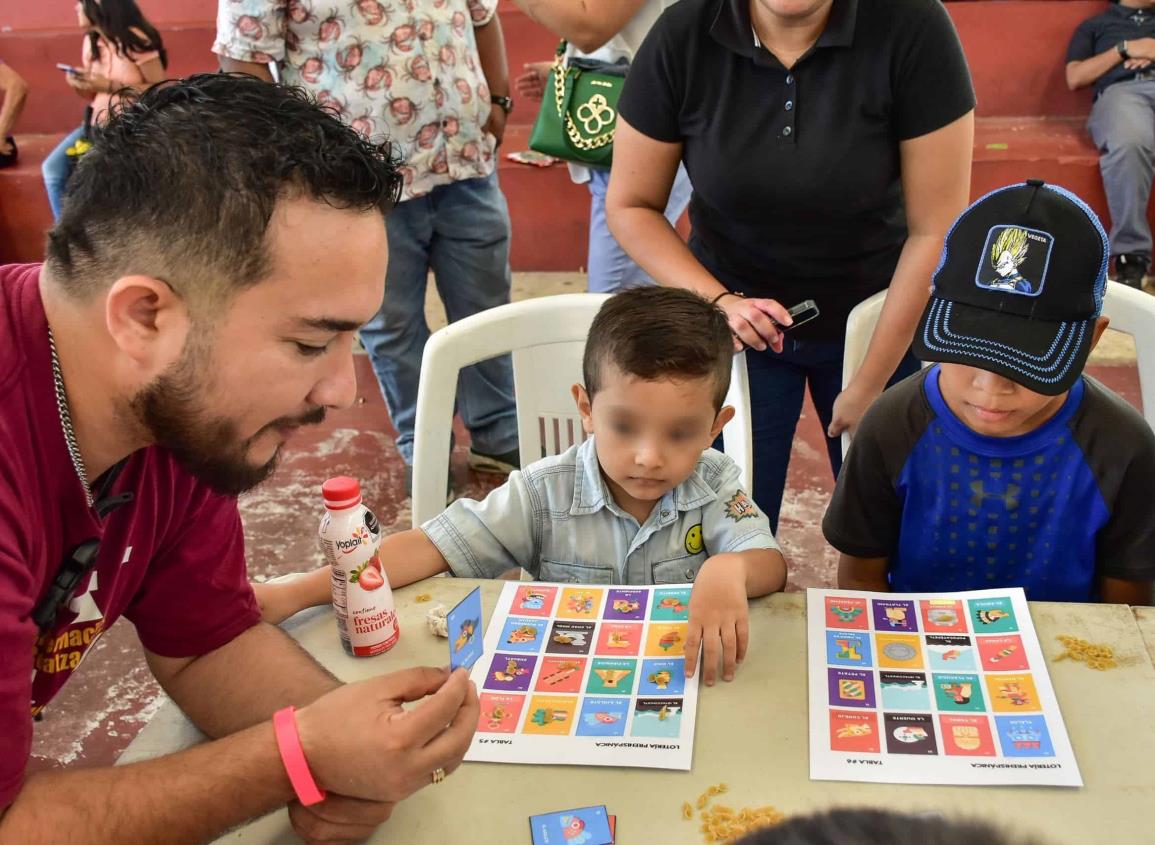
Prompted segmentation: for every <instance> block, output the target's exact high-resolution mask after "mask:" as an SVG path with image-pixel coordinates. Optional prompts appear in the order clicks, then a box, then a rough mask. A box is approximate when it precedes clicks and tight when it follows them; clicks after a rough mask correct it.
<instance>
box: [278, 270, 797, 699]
mask: <svg viewBox="0 0 1155 845" xmlns="http://www.w3.org/2000/svg"><path fill="white" fill-rule="evenodd" d="M733 354H734V348H733V340H732V337H731V334H730V328H729V326H728V325H727V322H726V317H725V315H724V314H723V313H722V312H721V311H720V310H719V309H718V308H715V307H714V306H713V305H711V304H710V303H708V302H706V301H705V300H703V299H702V298H701V297H699V296H697V295H696V294H693V293H690V292H689V291H684V290H680V289H675V288H662V287H641V288H632V289H630V290H627V291H624V292H622V293H619V294H617V295H616V296H614V297H612V298H610V299H609V300H607V301H606V303H605V304H604V305H603V306H602V308H601V310H600V311H599V312H598V315H597V316H596V317H595V318H594V321H593V324H592V325H591V326H590V332H589V336H588V338H587V341H586V349H585V358H584V361H583V375H584V381H585V384H584V385H580V384H575V385H574V386H573V395H574V401H575V402H576V403H577V407H578V410H579V412H580V413H581V417H582V425H583V427H584V430H585V432H586V434H588V435H590V436H589V438H588V439H586V440H585V441H584V442H583V443H580V444H578V445H576V446H573V447H571V448H570V449H569V450H567V451H566V452H565V453H563V454H561V455H557V456H553V457H549V458H544V459H543V460H540V461H536V462H534V463H533V464H531V465H530V466H528V467H526V468H525V469H523V470H520V471H515V472H513V473H512V474H511V475H510V476H509V479H508V481H507V482H506V483H505V484H503V485H502V486H500V487H498V488H497V489H496V490H494V491H492V492H491V493H490V494H489V495H488V496H487V497H486V498H485V499H484V500H483V501H480V502H476V501H473V500H471V499H459V500H457V501H456V502H454V503H453V504H451V505H450V506H449V507H448V508H447V509H446V510H445V512H444V513H442V514H441V515H440V516H438V517H436V518H434V519H431V520H430V521H429V522H426V523H425V524H424V525H422V526H421V527H420V528H419V529H412V530H409V531H402V532H400V533H397V534H392V535H390V536H388V537H385V538H384V539H383V540H382V542H381V560H382V563H383V565H384V567H385V571H386V574H387V575H388V576H389V583H390V584H392V585H393V586H394V587H400V586H404V585H405V584H410V583H413V582H414V581H419V580H421V579H423V578H428V577H430V576H431V575H436V574H438V573H441V572H451V573H453V574H454V575H458V576H462V577H470V578H497V577H500V576H501V575H502V573H504V572H507V571H508V570H510V569H512V568H516V567H521V568H523V569H525V570H526V571H527V572H529V573H530V575H531V576H533V577H534V578H535V579H538V580H543V581H569V582H577V583H584V584H682V583H687V582H691V581H692V582H693V583H694V588H693V590H692V591H691V594H690V606H689V632H688V635H687V640H686V674H687V675H692V674H693V673H694V671H695V669H696V664H697V659H698V646H699V644H701V646H702V649H703V657H702V679H703V680H704V681H705V682H706V683H707V684H712V683H713V682H714V680H715V677H716V674H717V669H718V664H719V663H721V664H722V677H723V678H724V679H725V680H731V679H732V678H733V675H734V668H735V664H736V663H738V662H740V661H741V660H742V658H743V656H744V655H745V651H746V645H747V633H748V629H747V599H748V598H751V597H755V596H762V595H765V594H767V593H771V592H774V591H776V590H781V589H782V588H783V586H785V582H786V563H785V561H784V559H783V557H782V554H781V552H780V551H779V550H778V544H777V543H776V542H775V540H774V536H773V534H772V533H771V531H770V525H769V522H768V521H767V519H766V517H765V515H763V514H762V512H761V511H759V510H758V508H757V507H756V506H755V504H754V502H753V501H752V500H751V499H750V496H749V495H748V493H747V492H746V491H744V490H743V489H742V488H741V485H740V481H739V472H738V467H737V466H736V465H735V464H734V462H733V461H732V460H731V459H730V458H728V457H726V456H725V455H724V454H722V453H721V452H717V451H715V450H713V449H711V448H709V446H710V444H711V443H713V442H714V438H716V437H717V436H718V434H719V433H720V432H721V430H722V427H723V426H724V425H725V424H726V423H727V422H729V421H730V419H731V418H732V417H733V415H734V409H733V408H731V407H729V406H726V407H723V405H722V402H723V400H724V398H725V396H726V392H727V390H728V389H729V386H730V363H731V357H732V355H733ZM278 594H279V595H278ZM258 599H259V600H260V602H261V604H262V610H263V611H264V615H265V618H266V620H268V621H277V620H278V619H280V618H284V616H287V615H288V614H289V613H291V612H295V611H296V610H299V609H301V608H302V607H307V606H309V605H313V604H326V603H328V601H329V583H328V569H327V568H325V569H323V570H318V572H317V573H314V574H310V575H309V576H306V578H304V579H300V581H299V582H287V583H285V584H283V585H264V586H263V587H262V588H259V589H258Z"/></svg>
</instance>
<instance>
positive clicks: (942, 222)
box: [827, 110, 975, 437]
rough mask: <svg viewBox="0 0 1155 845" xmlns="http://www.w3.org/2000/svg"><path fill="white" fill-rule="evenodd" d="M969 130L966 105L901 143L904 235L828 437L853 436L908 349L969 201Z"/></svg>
mask: <svg viewBox="0 0 1155 845" xmlns="http://www.w3.org/2000/svg"><path fill="white" fill-rule="evenodd" d="M974 135H975V122H974V111H973V110H972V111H968V112H967V113H966V114H964V115H963V116H962V117H960V118H958V119H957V120H955V121H953V122H952V123H948V124H947V125H946V126H943V127H942V128H941V129H937V130H935V131H934V132H930V133H928V134H926V135H923V136H921V137H918V138H911V139H909V140H906V141H902V142H900V144H899V155H900V159H901V166H902V194H903V201H904V203H905V206H906V219H907V228H908V231H909V234H908V235H907V239H906V243H905V244H903V247H902V253H901V254H900V255H899V259H898V266H897V267H895V269H894V276H893V278H892V279H891V282H890V289H889V291H888V292H887V295H886V302H885V303H884V304H883V306H882V314H881V315H880V316H879V318H878V325H877V326H876V327H875V329H874V334H873V335H871V338H870V345H869V346H868V347H867V349H866V358H865V360H863V362H862V367H861V368H860V369H859V370H858V372H857V373H855V374H854V377H853V378H852V379H851V381H850V384H849V385H847V386H846V389H845V390H843V391H842V393H840V394H839V395H838V398H837V399H835V400H834V411H833V414H832V416H831V420H830V427H829V429H828V430H827V434H828V435H829V436H830V437H838V436H839V435H840V434H842V433H843V432H844V431H849V432H850V433H851V434H853V433H854V430H855V429H856V428H857V427H858V422H859V420H861V419H862V415H863V414H864V413H866V409H867V408H868V407H870V403H871V402H873V401H874V400H875V399H877V398H878V395H879V394H880V393H882V391H883V389H884V388H885V387H886V383H887V382H888V381H890V378H891V376H893V375H894V371H895V370H896V369H897V368H898V365H899V363H900V362H901V361H902V359H903V356H905V355H906V352H907V350H908V349H909V348H910V342H911V339H912V338H913V337H914V330H915V327H916V326H917V324H918V320H919V318H920V317H921V316H922V312H923V309H924V308H926V302H927V299H928V298H929V297H930V280H931V276H932V275H933V274H934V268H935V267H936V266H937V264H938V261H939V258H940V257H941V256H942V246H943V242H944V241H945V240H946V233H947V232H948V231H949V230H950V227H951V224H953V223H954V220H955V218H956V217H958V215H959V214H961V213H962V211H963V209H964V208H966V205H967V197H968V195H969V193H970V175H971V157H972V155H973V148H974Z"/></svg>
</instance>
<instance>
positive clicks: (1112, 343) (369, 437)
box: [30, 273, 1139, 770]
mask: <svg viewBox="0 0 1155 845" xmlns="http://www.w3.org/2000/svg"><path fill="white" fill-rule="evenodd" d="M431 287H432V286H431ZM584 289H585V276H584V274H581V273H521V274H517V275H516V276H515V278H514V289H513V298H514V299H515V300H519V299H524V298H529V297H534V296H546V295H550V294H555V293H569V292H581V291H583V290H584ZM428 306H429V307H428V320H429V323H430V325H431V327H433V328H437V327H439V326H441V325H443V324H444V320H445V317H444V311H443V310H442V309H441V306H440V302H438V301H437V299H436V297H435V296H434V295H433V292H432V290H431V291H430V295H429V302H428ZM1111 334H1112V335H1115V336H1114V337H1111V336H1108V337H1107V338H1105V340H1104V342H1103V344H1102V350H1101V352H1100V353H1098V354H1097V355H1096V357H1095V358H1094V359H1093V365H1094V366H1093V367H1092V369H1091V372H1092V373H1093V374H1094V375H1095V376H1096V377H1098V378H1100V379H1101V380H1103V381H1105V382H1106V383H1107V384H1108V385H1110V386H1111V387H1112V388H1113V389H1115V390H1116V391H1118V392H1120V393H1121V394H1122V395H1124V396H1125V397H1126V398H1127V399H1128V400H1129V401H1131V402H1133V403H1135V404H1138V396H1139V388H1138V378H1137V374H1136V372H1135V369H1134V366H1133V362H1134V346H1133V344H1131V342H1130V339H1129V338H1127V337H1126V336H1123V335H1118V334H1117V333H1111ZM357 374H358V382H359V385H360V389H359V399H358V402H357V404H356V405H355V406H354V407H353V408H350V409H348V410H346V411H341V412H337V413H333V414H330V415H329V419H328V420H327V421H326V422H325V424H324V425H322V426H319V427H317V428H314V429H310V430H307V431H303V432H301V434H300V435H299V436H298V437H297V438H296V439H295V440H294V441H293V442H292V443H291V444H290V446H289V447H288V448H286V450H285V454H284V459H283V462H282V465H281V467H280V469H279V470H278V471H277V473H276V475H275V476H274V477H273V479H272V480H270V481H269V482H268V483H267V484H266V485H264V486H263V487H262V488H260V489H259V490H257V491H255V492H253V493H251V494H249V495H247V496H246V497H244V498H243V499H242V501H241V512H242V515H243V517H244V523H245V533H246V540H247V546H248V552H249V565H250V570H251V572H252V576H253V578H254V579H258V580H260V579H265V578H269V577H272V576H275V575H280V574H283V573H287V572H294V571H300V570H304V569H310V568H313V567H315V566H319V565H320V564H321V562H322V561H321V555H320V553H319V551H318V548H317V543H316V539H315V532H316V529H317V523H318V521H319V519H320V515H321V504H320V488H321V483H322V482H323V481H324V480H325V479H326V478H329V477H331V476H334V475H342V474H348V475H353V476H356V477H358V478H360V479H361V480H362V484H363V488H364V494H365V498H366V501H367V502H368V503H369V504H370V505H371V507H373V509H374V510H375V511H376V513H377V515H378V517H379V518H380V520H381V523H382V525H383V526H385V529H386V530H387V531H396V530H400V529H404V528H408V527H409V525H410V513H409V508H408V505H409V502H408V499H407V498H406V496H405V490H404V470H403V464H402V462H401V459H400V457H399V456H398V454H397V452H396V450H395V449H394V447H393V440H392V438H393V435H394V433H395V432H394V431H393V429H392V426H391V425H390V422H389V418H388V414H387V413H386V410H385V406H384V402H383V400H382V399H381V394H380V391H379V390H378V387H377V383H376V381H375V379H374V377H373V373H372V370H371V368H370V367H369V362H368V359H367V358H365V357H364V356H363V355H362V356H358V360H357ZM467 449H468V434H467V433H466V432H465V431H464V429H462V428H461V427H460V424H459V425H458V431H457V448H456V452H455V454H454V456H453V463H452V468H451V471H452V474H453V477H454V484H455V487H456V488H457V490H458V491H459V492H460V493H461V494H462V495H466V496H472V497H479V496H482V495H484V494H485V492H487V491H488V490H489V489H491V488H492V486H493V485H494V484H495V483H498V482H499V481H500V479H495V478H494V477H492V476H488V477H487V476H478V475H475V474H473V473H472V472H471V471H470V470H469V469H468V467H467V466H466V461H465V456H466V452H467ZM832 488H833V480H832V478H831V475H830V469H829V466H828V464H827V462H826V453H825V448H824V446H823V443H822V439H821V431H820V428H819V426H818V423H817V420H816V417H815V414H814V409H813V406H812V405H811V404H810V402H809V400H807V403H806V406H805V407H804V409H803V414H802V419H801V421H800V423H799V427H798V433H797V436H796V438H795V443H794V455H793V459H792V462H791V466H790V472H789V477H788V481H787V490H786V496H785V501H784V503H783V507H782V516H781V526H780V529H779V540H780V542H781V543H782V547H783V549H784V551H785V553H786V556H787V558H788V560H789V561H790V567H791V573H790V585H789V589H791V590H802V589H805V588H806V587H812V586H829V585H831V584H833V577H834V571H835V566H836V562H837V557H836V553H835V552H834V551H833V550H832V549H830V548H829V547H828V546H826V544H825V542H824V540H823V538H822V535H821V530H820V527H819V525H820V522H821V519H822V514H823V512H824V511H825V508H826V503H827V501H828V499H829V496H830V492H831V490H832ZM161 700H163V699H162V698H160V691H159V689H158V687H157V685H156V683H155V681H154V680H153V679H152V676H151V675H150V674H149V672H148V670H147V668H146V667H145V665H144V661H143V657H142V654H141V651H140V646H139V645H138V644H137V642H136V638H135V634H134V632H133V630H132V626H131V625H130V624H129V623H128V622H125V621H123V620H122V621H121V622H120V623H119V624H117V625H115V626H113V628H112V629H111V630H110V631H109V633H108V634H106V635H105V636H104V637H103V638H102V639H101V640H100V641H99V642H98V643H97V645H96V646H95V647H94V648H93V650H92V652H91V653H90V654H89V655H88V657H87V659H86V660H85V662H84V667H83V668H82V669H81V670H80V671H79V672H77V673H76V675H75V676H74V677H73V679H72V680H71V682H70V683H69V684H68V685H67V686H66V687H65V688H64V690H63V692H62V693H61V694H60V695H59V696H58V697H57V698H56V699H55V700H54V701H53V703H52V704H51V705H50V706H49V707H48V709H47V710H46V711H45V718H44V721H42V722H40V723H38V725H37V728H36V737H35V741H34V744H33V758H32V760H31V763H30V769H31V770H42V769H53V768H62V767H68V766H99V765H110V764H111V763H113V762H114V761H115V760H116V758H117V756H118V755H119V754H120V752H121V751H123V750H124V748H125V747H127V745H128V744H129V743H130V742H131V741H132V739H133V738H134V737H135V736H136V734H137V732H139V730H140V729H141V728H142V727H143V726H144V725H145V724H146V723H147V722H148V719H149V717H150V716H151V715H152V713H153V712H155V710H156V708H157V707H158V706H159V703H160V701H161Z"/></svg>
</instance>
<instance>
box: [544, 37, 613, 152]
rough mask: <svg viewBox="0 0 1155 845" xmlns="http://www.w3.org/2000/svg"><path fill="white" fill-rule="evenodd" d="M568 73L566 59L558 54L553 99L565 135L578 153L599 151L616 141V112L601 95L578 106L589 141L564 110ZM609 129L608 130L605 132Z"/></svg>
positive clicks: (595, 95) (596, 95) (554, 74)
mask: <svg viewBox="0 0 1155 845" xmlns="http://www.w3.org/2000/svg"><path fill="white" fill-rule="evenodd" d="M568 75H569V71H568V69H567V68H566V66H565V59H564V57H563V56H562V54H561V53H560V52H559V53H558V56H557V58H556V59H554V63H553V96H554V101H555V102H556V104H557V114H558V117H559V118H561V119H562V121H563V122H564V123H565V133H566V136H567V137H568V138H569V140H570V143H571V144H573V145H574V146H575V147H577V148H578V149H579V150H586V151H589V150H598V149H601V148H602V147H604V146H606V145H607V144H612V143H613V140H614V124H615V122H616V120H617V116H618V114H617V112H615V111H614V110H613V108H612V107H611V106H610V104H609V101H608V100H606V98H605V97H604V96H602V95H601V94H594V96H592V97H590V98H589V100H587V101H586V102H584V103H582V104H581V105H580V106H578V107H577V115H578V119H579V120H580V121H581V122H582V126H583V128H584V129H585V130H586V134H587V135H592V136H593V137H592V138H587V137H585V136H583V135H582V133H581V132H579V131H578V128H577V125H576V124H575V123H574V120H573V118H572V117H571V116H570V114H569V112H567V111H566V110H565V83H566V79H567V77H568ZM606 126H608V127H609V129H606V130H605V131H604V132H603V131H602V130H603V129H604V128H605V127H606Z"/></svg>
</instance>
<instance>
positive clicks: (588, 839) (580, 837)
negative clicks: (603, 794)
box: [529, 804, 614, 845]
mask: <svg viewBox="0 0 1155 845" xmlns="http://www.w3.org/2000/svg"><path fill="white" fill-rule="evenodd" d="M529 832H530V836H532V837H533V845H613V842H614V834H613V831H612V830H611V829H610V817H609V815H608V814H607V813H606V808H605V805H602V804H599V805H598V806H596V807H579V808H578V809H576V810H561V811H559V812H556V813H543V814H542V815H540V816H530V817H529Z"/></svg>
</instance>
